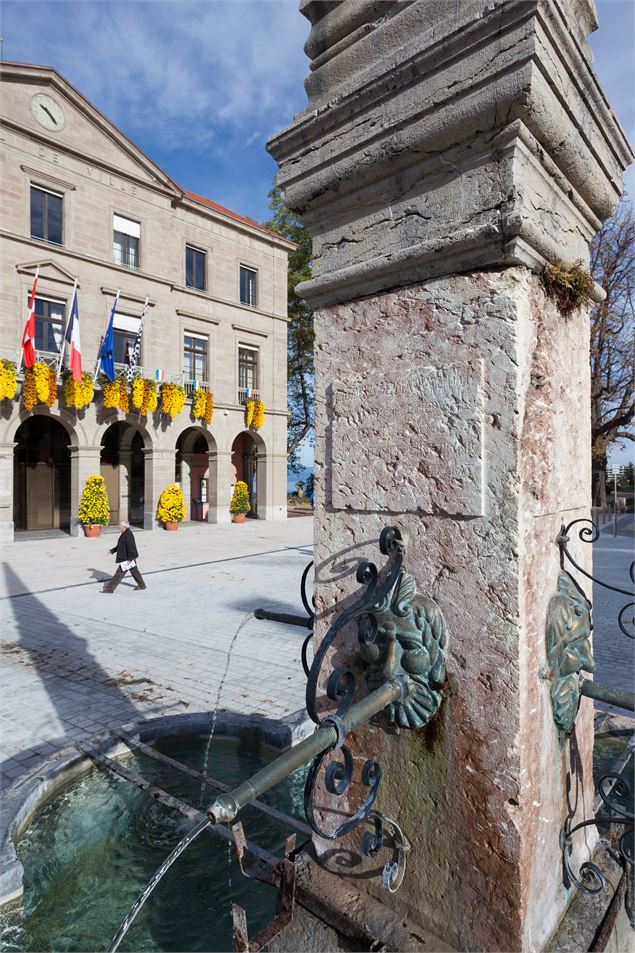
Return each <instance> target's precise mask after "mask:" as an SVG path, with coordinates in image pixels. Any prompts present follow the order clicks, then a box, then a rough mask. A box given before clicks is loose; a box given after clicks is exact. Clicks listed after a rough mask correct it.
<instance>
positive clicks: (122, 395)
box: [117, 375, 130, 414]
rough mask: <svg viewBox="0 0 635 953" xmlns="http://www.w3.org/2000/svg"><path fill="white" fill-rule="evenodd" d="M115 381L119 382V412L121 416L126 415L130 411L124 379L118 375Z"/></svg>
mask: <svg viewBox="0 0 635 953" xmlns="http://www.w3.org/2000/svg"><path fill="white" fill-rule="evenodd" d="M117 380H118V381H119V410H120V411H121V412H122V414H127V413H128V411H129V410H130V401H129V399H128V387H127V382H126V378H125V377H123V375H120V376H119V377H118V378H117Z"/></svg>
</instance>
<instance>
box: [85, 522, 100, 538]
mask: <svg viewBox="0 0 635 953" xmlns="http://www.w3.org/2000/svg"><path fill="white" fill-rule="evenodd" d="M82 526H83V527H84V536H88V538H89V539H94V537H95V536H99V535H100V534H101V526H100V525H99V523H97V524H96V525H94V526H87V525H86V524H85V523H82Z"/></svg>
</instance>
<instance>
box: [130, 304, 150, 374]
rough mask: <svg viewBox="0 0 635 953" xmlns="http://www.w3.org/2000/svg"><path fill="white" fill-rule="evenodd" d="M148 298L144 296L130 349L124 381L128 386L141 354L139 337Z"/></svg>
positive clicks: (141, 331)
mask: <svg viewBox="0 0 635 953" xmlns="http://www.w3.org/2000/svg"><path fill="white" fill-rule="evenodd" d="M148 297H149V296H146V300H145V302H144V305H143V311H142V312H141V319H140V321H139V330H138V331H137V336H136V338H135V342H134V347H133V348H132V354H131V355H130V363H129V365H128V370H127V371H126V379H127V381H128V383H129V384H131V383H132V378H133V376H134V372H135V368H136V366H137V363H138V361H139V355H140V354H141V335H142V334H143V319H144V318H145V316H146V310H147V308H148Z"/></svg>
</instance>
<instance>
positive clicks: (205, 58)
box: [0, 0, 635, 221]
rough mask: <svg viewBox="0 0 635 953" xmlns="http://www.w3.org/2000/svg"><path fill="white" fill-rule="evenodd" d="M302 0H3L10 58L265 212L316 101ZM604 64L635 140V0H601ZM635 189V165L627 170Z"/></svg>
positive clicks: (205, 191) (161, 158)
mask: <svg viewBox="0 0 635 953" xmlns="http://www.w3.org/2000/svg"><path fill="white" fill-rule="evenodd" d="M298 6H299V3H298V0H74V2H69V0H46V2H41V0H1V3H0V33H1V34H2V36H3V38H4V44H3V58H4V59H6V60H18V61H21V62H29V63H38V64H45V65H50V66H54V67H55V68H56V69H58V70H59V72H60V73H62V74H63V75H64V76H65V77H66V78H67V79H68V80H70V82H71V83H73V85H75V86H77V88H78V89H79V90H80V91H81V92H82V93H83V94H84V95H85V96H87V97H88V99H90V100H92V101H93V102H94V103H95V105H96V106H98V107H99V109H101V110H102V112H104V113H105V114H106V115H107V116H108V117H109V118H110V119H112V120H113V122H115V123H116V124H117V125H118V126H119V127H120V128H121V129H122V130H123V131H124V132H125V133H126V135H128V136H129V137H130V138H131V139H132V140H134V141H135V142H136V143H137V144H138V145H139V146H140V147H141V148H142V149H143V150H144V151H145V152H147V153H148V155H150V156H151V157H152V158H153V159H154V160H155V161H156V162H157V163H158V164H159V165H160V166H161V167H162V168H163V169H165V171H166V172H168V174H169V175H171V176H172V177H173V178H174V179H175V180H176V181H177V182H178V183H179V184H180V185H182V186H184V187H185V188H188V189H191V190H192V191H194V192H198V193H200V194H201V195H207V196H209V197H210V198H212V199H214V200H215V201H217V202H220V203H221V204H222V205H226V206H228V207H229V208H232V209H234V210H235V211H237V212H240V213H241V214H244V215H250V216H251V217H253V218H255V219H257V220H259V221H262V220H263V219H265V218H266V217H267V216H268V203H267V193H268V192H269V189H270V188H271V183H272V178H273V175H274V172H275V165H274V163H273V161H272V160H271V159H270V158H269V156H268V155H267V153H266V152H265V148H264V144H265V140H266V139H267V137H268V136H269V135H271V134H272V133H273V132H275V131H276V130H278V129H280V128H281V127H282V126H284V125H287V124H288V123H289V122H290V121H291V119H292V117H293V115H294V114H295V113H297V112H299V111H300V110H301V109H302V108H303V107H304V105H305V103H306V97H305V94H304V88H303V85H302V82H303V79H304V77H305V76H306V74H307V72H308V61H307V59H306V56H305V54H304V52H303V45H304V41H305V40H306V37H307V35H308V31H309V25H308V22H307V20H305V18H304V17H303V16H301V14H300V13H299V11H298ZM597 8H598V18H599V21H600V27H599V30H598V31H597V32H596V33H595V34H593V36H592V37H591V45H592V48H593V52H594V56H595V70H596V73H597V75H598V77H599V79H600V82H601V83H602V85H603V87H604V90H605V92H606V94H607V97H608V99H609V102H610V103H611V104H612V106H613V108H614V110H615V112H616V114H617V116H618V118H619V119H620V121H621V123H622V125H623V126H624V129H625V131H626V133H627V135H628V136H629V138H630V139H631V141H632V142H633V141H635V134H634V133H635V115H634V113H635V95H634V91H635V70H634V65H633V50H634V49H635V27H634V24H635V0H597ZM627 189H628V192H629V193H630V194H631V195H633V194H635V169H633V168H632V167H631V169H630V170H629V172H628V173H627Z"/></svg>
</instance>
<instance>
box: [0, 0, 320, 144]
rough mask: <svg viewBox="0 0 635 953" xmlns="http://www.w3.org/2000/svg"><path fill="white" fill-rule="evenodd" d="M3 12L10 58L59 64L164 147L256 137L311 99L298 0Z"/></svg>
mask: <svg viewBox="0 0 635 953" xmlns="http://www.w3.org/2000/svg"><path fill="white" fill-rule="evenodd" d="M3 21H4V23H3V32H4V34H5V38H6V42H5V58H6V59H17V60H24V61H28V62H41V63H44V64H47V65H53V66H55V67H56V68H57V69H59V70H60V72H62V73H63V74H64V75H65V76H66V78H67V79H69V80H70V81H71V82H72V83H73V84H74V85H76V86H77V87H78V88H79V89H80V90H81V91H82V92H83V93H84V94H85V95H86V96H87V97H88V98H89V99H91V100H93V101H94V102H95V103H96V104H97V105H98V106H99V108H100V109H102V111H103V112H105V113H106V114H107V115H108V116H110V117H111V118H112V119H113V120H114V121H115V122H117V123H118V124H119V125H122V126H123V127H124V128H125V129H126V130H127V131H128V132H129V134H130V135H132V137H133V138H134V137H135V135H139V133H140V132H142V133H143V134H144V139H145V140H146V141H148V140H149V141H150V142H152V141H154V143H156V144H159V143H160V145H161V147H162V148H163V149H166V148H167V149H177V148H183V145H184V143H187V148H188V149H189V150H190V151H199V152H206V151H207V150H209V148H210V146H211V145H212V144H213V143H214V142H215V141H217V140H218V139H224V140H227V139H228V138H231V137H233V136H237V137H239V138H240V139H241V141H245V140H247V141H252V142H253V141H254V138H255V136H256V133H255V131H254V126H255V125H256V124H257V128H258V129H262V130H265V134H266V133H269V132H273V131H274V130H275V129H276V128H278V127H279V126H280V125H282V124H284V123H286V122H287V121H288V120H289V119H290V117H291V115H292V113H293V112H294V111H297V109H298V108H301V107H302V105H303V94H302V87H301V77H302V76H303V75H304V74H305V73H306V71H307V65H308V64H307V61H306V58H305V57H304V54H303V52H302V46H303V43H304V39H305V38H306V35H307V32H308V24H307V21H306V20H305V19H304V18H303V17H302V16H301V15H300V13H299V12H298V9H297V3H296V0H162V2H158V0H136V2H123V0H114V2H113V0H85V2H74V3H67V2H63V0H58V2H55V3H50V2H49V3H44V4H43V3H40V2H35V0H34V2H28V3H25V2H24V0H22V2H19V3H16V2H15V0H4V2H3ZM263 138H264V136H263Z"/></svg>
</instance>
